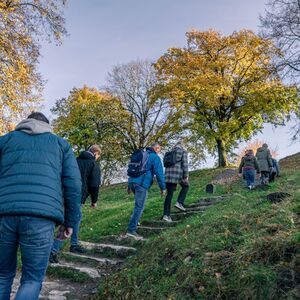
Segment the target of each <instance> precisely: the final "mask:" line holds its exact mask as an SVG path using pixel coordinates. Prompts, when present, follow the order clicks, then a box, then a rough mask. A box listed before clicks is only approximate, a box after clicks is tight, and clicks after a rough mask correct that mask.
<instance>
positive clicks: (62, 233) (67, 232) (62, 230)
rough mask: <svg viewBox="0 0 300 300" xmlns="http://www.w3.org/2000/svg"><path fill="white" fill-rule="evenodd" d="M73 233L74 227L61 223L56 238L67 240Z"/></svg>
mask: <svg viewBox="0 0 300 300" xmlns="http://www.w3.org/2000/svg"><path fill="white" fill-rule="evenodd" d="M72 233H73V228H72V227H65V226H64V225H60V226H59V228H58V232H57V236H56V238H57V239H58V240H66V239H68V238H70V237H71V235H72Z"/></svg>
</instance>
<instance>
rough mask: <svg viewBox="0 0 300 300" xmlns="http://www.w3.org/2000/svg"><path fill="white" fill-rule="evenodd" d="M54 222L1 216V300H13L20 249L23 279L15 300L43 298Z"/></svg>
mask: <svg viewBox="0 0 300 300" xmlns="http://www.w3.org/2000/svg"><path fill="white" fill-rule="evenodd" d="M54 226H55V224H54V222H52V221H50V220H48V219H44V218H38V217H29V216H0V300H9V299H10V293H11V286H12V283H13V280H14V277H15V275H16V268H17V252H18V246H19V245H20V250H21V260H22V277H21V284H20V287H19V289H18V292H17V295H16V297H15V300H28V299H30V300H36V299H38V297H39V294H40V290H41V287H42V283H43V280H44V277H45V272H46V268H47V265H48V259H49V254H50V250H51V245H52V241H53V231H54Z"/></svg>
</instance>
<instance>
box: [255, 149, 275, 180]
mask: <svg viewBox="0 0 300 300" xmlns="http://www.w3.org/2000/svg"><path fill="white" fill-rule="evenodd" d="M256 158H257V161H258V165H259V169H260V172H261V177H260V178H261V183H262V184H268V182H269V176H270V171H271V168H272V166H273V162H272V155H271V152H270V150H269V149H268V145H267V144H263V145H262V147H260V148H258V149H257V151H256Z"/></svg>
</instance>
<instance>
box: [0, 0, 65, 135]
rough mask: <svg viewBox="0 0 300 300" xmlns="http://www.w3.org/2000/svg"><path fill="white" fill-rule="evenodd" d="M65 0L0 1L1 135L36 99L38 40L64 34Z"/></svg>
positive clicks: (41, 84)
mask: <svg viewBox="0 0 300 300" xmlns="http://www.w3.org/2000/svg"><path fill="white" fill-rule="evenodd" d="M64 4H65V0H0V134H2V133H3V132H5V131H7V129H8V127H9V126H10V123H11V122H12V121H14V119H16V118H18V117H19V116H20V114H21V113H22V112H23V111H24V110H26V109H27V108H29V109H30V107H31V106H32V105H35V103H37V102H38V98H39V95H40V91H41V89H42V86H43V81H42V79H41V76H40V74H39V73H38V71H37V64H38V59H39V56H40V42H41V39H42V38H43V37H44V38H46V39H47V40H48V41H51V40H55V41H56V42H58V43H60V42H61V37H62V35H64V34H66V30H65V27H64V24H65V20H64V17H63V15H62V7H63V6H64Z"/></svg>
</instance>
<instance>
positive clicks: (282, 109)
mask: <svg viewBox="0 0 300 300" xmlns="http://www.w3.org/2000/svg"><path fill="white" fill-rule="evenodd" d="M186 36H187V46H186V47H185V48H171V49H169V50H168V51H167V53H165V54H164V55H163V56H162V57H161V58H160V59H159V60H158V61H157V63H156V64H155V67H156V70H157V72H158V76H159V80H160V84H159V85H158V86H157V93H158V95H159V96H160V97H167V98H169V99H171V103H172V105H173V106H175V107H178V108H180V109H181V110H183V111H184V114H183V115H184V117H185V119H187V120H189V127H190V129H191V130H192V132H193V134H196V135H197V136H198V137H199V138H201V139H203V141H204V143H205V146H206V147H207V149H208V150H209V151H210V152H212V153H216V152H217V155H218V166H219V167H224V166H227V165H228V159H227V154H228V152H229V151H230V150H231V149H232V148H233V147H234V146H235V145H236V143H237V142H238V141H241V140H247V139H249V138H250V137H251V136H252V135H253V134H254V133H256V132H257V131H259V130H261V129H262V128H263V124H264V123H265V122H271V123H276V124H282V123H283V121H284V119H285V118H286V116H287V114H289V113H290V112H291V111H293V109H295V108H296V106H297V104H298V103H299V99H298V97H297V91H296V88H295V87H293V86H287V85H284V84H283V83H282V81H281V80H280V78H279V76H278V74H277V73H276V68H275V66H274V64H273V60H274V59H275V58H277V57H278V56H280V55H281V53H280V51H279V50H278V49H277V48H276V47H275V46H274V44H273V43H272V42H271V41H269V40H266V39H262V38H260V37H258V36H257V35H255V34H254V33H253V32H252V31H248V30H242V31H239V32H234V33H233V34H231V35H229V36H225V35H222V34H221V33H219V32H216V31H213V30H210V31H205V32H199V31H191V32H188V33H187V34H186Z"/></svg>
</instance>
